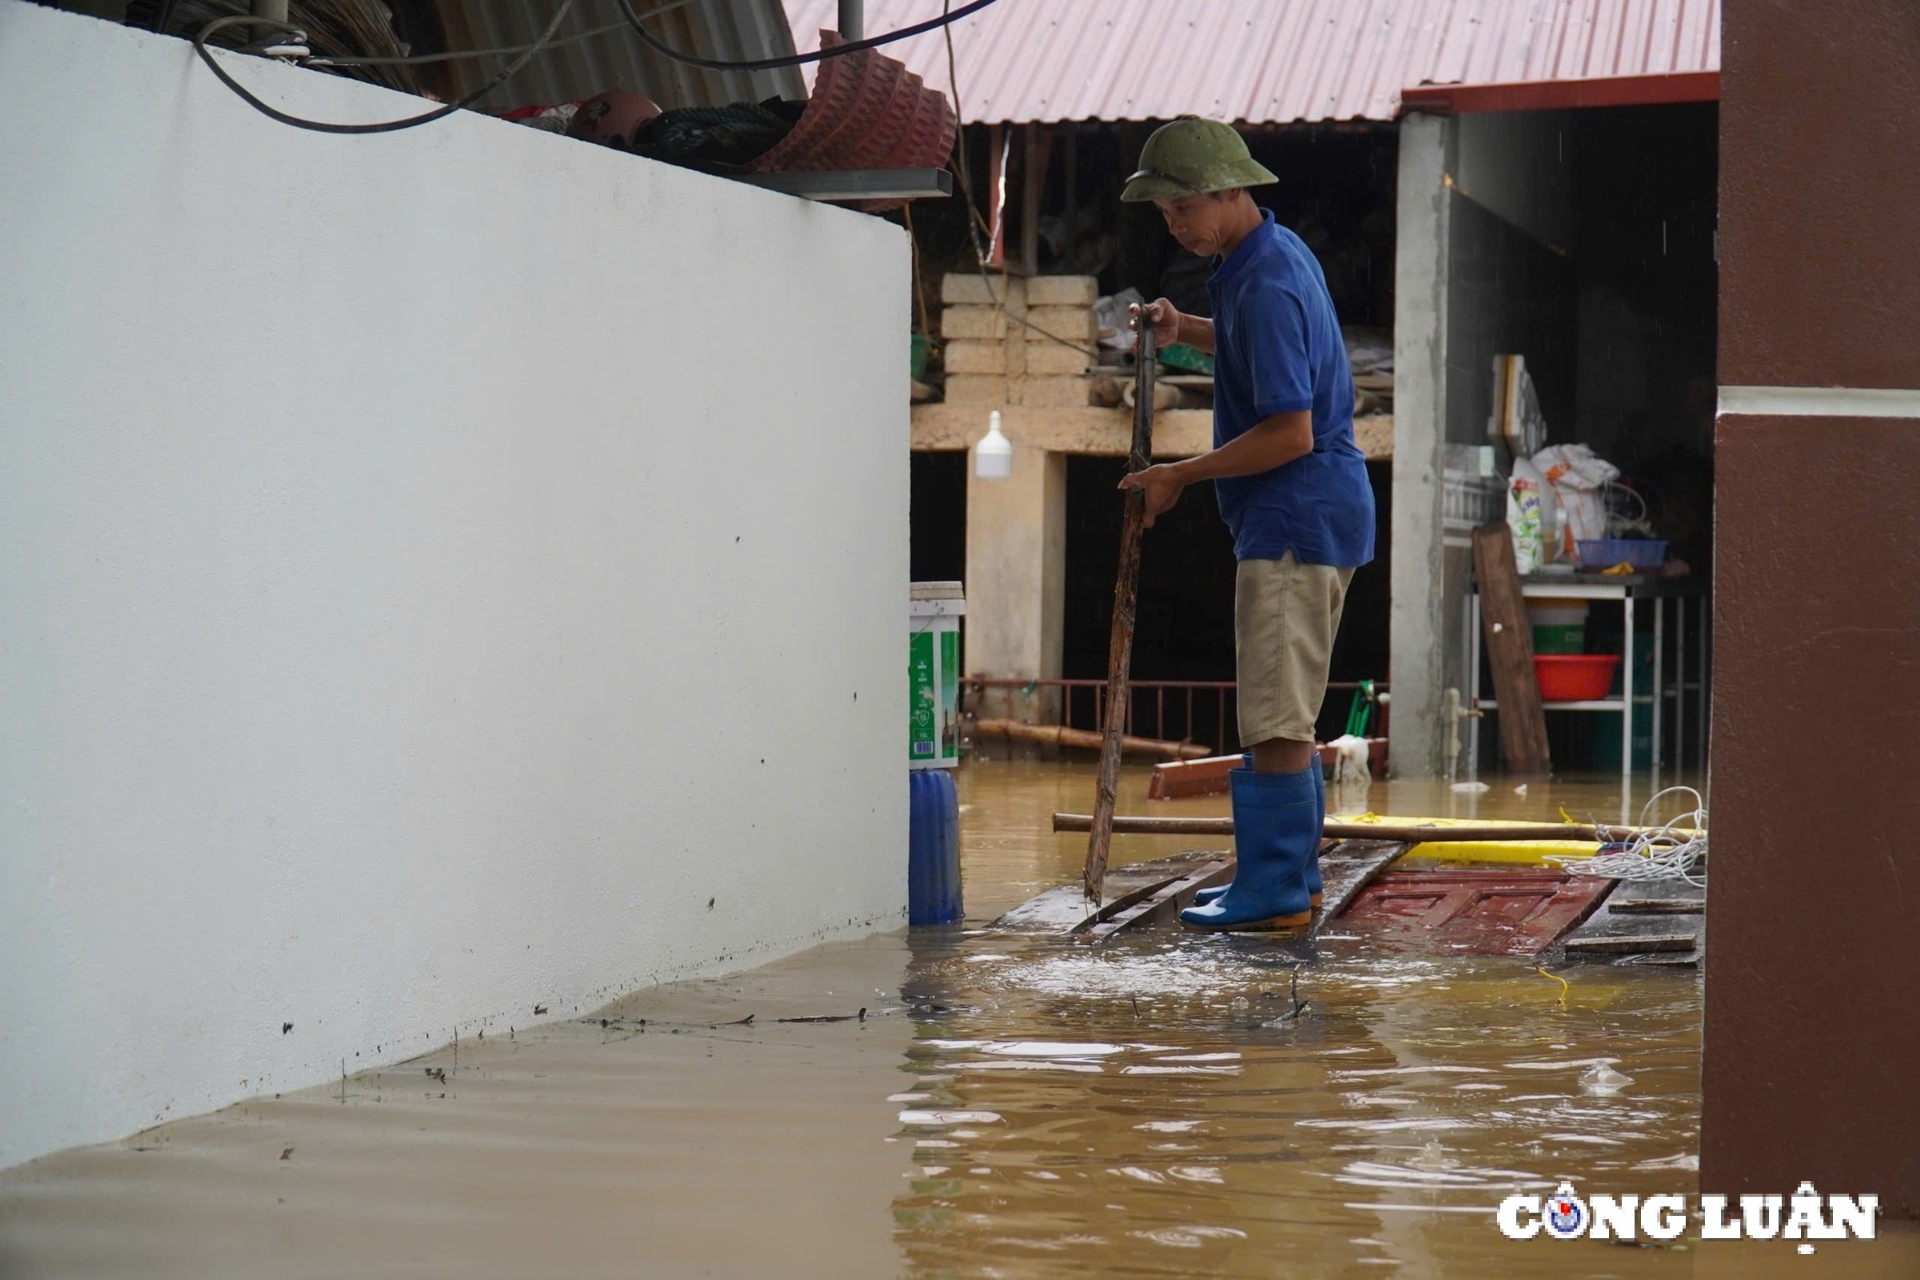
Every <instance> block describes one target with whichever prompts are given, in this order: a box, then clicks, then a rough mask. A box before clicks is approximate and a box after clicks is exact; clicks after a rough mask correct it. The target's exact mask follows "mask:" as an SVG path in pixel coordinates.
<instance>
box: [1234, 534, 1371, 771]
mask: <svg viewBox="0 0 1920 1280" xmlns="http://www.w3.org/2000/svg"><path fill="white" fill-rule="evenodd" d="M1352 581H1353V570H1351V569H1336V568H1334V567H1333V566H1331V565H1324V564H1301V563H1300V562H1299V561H1298V560H1296V559H1294V557H1293V553H1292V552H1291V551H1289V552H1288V553H1287V555H1286V558H1285V559H1283V560H1242V561H1241V562H1240V570H1239V573H1238V575H1237V576H1236V577H1235V578H1234V584H1233V641H1234V657H1235V665H1236V666H1237V667H1238V678H1239V684H1240V688H1239V703H1240V742H1241V745H1242V746H1245V747H1249V748H1251V747H1252V746H1253V745H1254V744H1255V743H1258V742H1265V741H1267V740H1268V739H1269V738H1287V739H1290V740H1292V741H1294V742H1312V741H1313V722H1314V721H1315V720H1317V719H1319V717H1320V704H1321V703H1322V702H1323V701H1325V700H1326V696H1327V664H1328V663H1329V662H1330V661H1331V660H1332V658H1333V637H1334V633H1335V632H1337V631H1339V630H1340V610H1341V608H1342V606H1344V605H1345V604H1346V600H1347V584H1348V583H1350V582H1352Z"/></svg>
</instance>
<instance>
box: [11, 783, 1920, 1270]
mask: <svg viewBox="0 0 1920 1280" xmlns="http://www.w3.org/2000/svg"><path fill="white" fill-rule="evenodd" d="M1146 776H1147V775H1146V771H1145V770H1143V769H1142V770H1130V771H1129V772H1128V774H1127V776H1126V778H1125V780H1124V785H1123V790H1122V797H1121V809H1122V811H1123V812H1135V813H1138V812H1154V813H1224V812H1225V811H1226V802H1225V800H1224V798H1216V799H1199V800H1191V801H1182V802H1175V803H1172V804H1156V805H1154V806H1152V807H1151V809H1149V807H1148V805H1147V803H1146V801H1145V798H1144V797H1145V786H1146ZM959 781H960V790H961V798H962V804H963V806H964V808H963V811H962V818H961V822H962V830H963V845H964V856H965V881H966V897H967V907H968V915H969V918H968V921H967V923H966V925H965V927H955V928H950V929H936V930H915V931H910V932H909V931H905V930H903V931H900V932H897V933H892V934H888V935H882V936H878V937H874V938H869V939H865V940H862V941H858V942H851V943H844V944H836V945H830V946H824V947H819V948H816V949H814V950H811V951H808V952H805V953H802V954H800V955H796V956H793V957H790V958H788V959H786V960H782V961H779V962H777V963H774V964H771V965H767V966H765V967H763V968H760V969H756V970H753V971H750V972H747V973H743V974H738V975H734V976H731V977H728V978H725V979H718V980H711V981H694V982H683V983H675V984H671V985H667V986H663V987H658V988H654V989H651V990H647V991H643V992H639V993H636V994H633V995H631V996H628V997H626V998H624V999H622V1000H620V1001H618V1002H616V1003H615V1004H613V1005H611V1006H609V1007H607V1008H605V1009H601V1010H596V1011H593V1012H592V1014H591V1015H590V1016H582V1017H576V1018H569V1019H564V1020H560V1021H552V1022H546V1023H543V1024H541V1025H538V1026H535V1027H531V1028H521V1029H518V1030H516V1031H515V1032H514V1033H513V1035H512V1036H511V1038H509V1037H507V1036H500V1035H493V1036H489V1037H488V1038H487V1039H485V1040H484V1041H481V1042H473V1041H465V1042H463V1043H462V1044H461V1045H460V1046H459V1047H458V1051H457V1057H456V1051H455V1050H454V1049H453V1048H451V1047H449V1048H448V1049H445V1050H442V1051H440V1052H437V1053H435V1054H432V1055H430V1056H428V1057H426V1058H422V1059H417V1060H415V1061H413V1062H410V1063H407V1064H404V1065H400V1066H395V1067H391V1068H388V1069H385V1070H382V1071H374V1072H367V1073H364V1074H362V1075H357V1076H353V1077H351V1078H349V1079H348V1080H346V1081H345V1082H344V1085H342V1084H339V1083H336V1084H334V1085H331V1086H327V1087H322V1088H315V1089H310V1090H307V1091H304V1092H300V1093H294V1094H288V1095H285V1096H284V1097H280V1098H269V1099H261V1100H257V1101H251V1102H247V1103H244V1104H241V1105H238V1106H235V1107H231V1108H229V1109H227V1110H226V1111H223V1112H220V1113H218V1114H216V1115H212V1116H206V1117H200V1118H195V1119H188V1120H183V1121H178V1122H175V1123H173V1124H170V1125H166V1126H163V1127H161V1128H158V1129H154V1130H149V1131H147V1132H146V1133H143V1134H140V1135H137V1136H136V1137H133V1138H130V1139H127V1140H125V1141H122V1142H116V1143H108V1144H104V1145H101V1146H97V1147H92V1148H86V1149H83V1150H78V1151H72V1152H67V1153H63V1154H59V1155H55V1156H51V1157H48V1158H46V1159H43V1160H39V1161H36V1162H33V1163H32V1164H29V1165H26V1166H23V1167H20V1168H17V1169H13V1170H10V1171H8V1172H6V1173H4V1174H0V1277H8V1278H12V1277H21V1276H43V1275H44V1276H109V1275H110V1276H194V1277H229V1276H231V1277H252V1276H276V1277H279V1276H287V1277H307V1276H312V1277H335V1276H353V1277H376V1276H434V1277H438V1276H449V1277H451V1276H459V1277H494V1276H500V1277H507V1276H514V1277H519V1276H568V1277H571V1276H579V1277H603V1276H604V1277H614V1276H621V1277H651V1276H667V1277H678V1276H842V1277H889V1276H910V1277H944V1276H954V1277H962V1276H965V1277H975V1276H978V1277H1035V1278H1040V1277H1055V1276H1094V1275H1114V1276H1189V1275H1208V1276H1379V1275H1402V1276H1421V1277H1425V1276H1435V1277H1437V1276H1472V1277H1482V1276H1485V1277H1509V1276H1511V1277H1519V1276H1549V1275H1551V1276H1591V1277H1603V1276H1623V1277H1624V1276H1648V1277H1666V1276H1675V1277H1678V1276H1696V1275H1697V1276H1727V1277H1733V1276H1754V1275H1759V1276H1775V1275H1778V1276H1787V1275H1793V1276H1863V1277H1864V1276H1875V1277H1878V1276H1885V1277H1896V1276H1898V1277H1915V1276H1920V1240H1917V1239H1916V1238H1915V1237H1914V1236H1913V1235H1912V1234H1911V1233H1907V1232H1900V1231H1895V1230H1890V1229H1888V1228H1886V1227H1885V1226H1884V1225H1883V1229H1882V1231H1881V1235H1880V1238H1879V1239H1877V1240H1874V1241H1871V1242H1846V1243H1828V1242H1822V1243H1821V1244H1820V1246H1819V1252H1818V1254H1817V1255H1814V1256H1803V1255H1800V1254H1798V1253H1797V1252H1796V1251H1795V1246H1794V1245H1793V1244H1792V1243H1788V1242H1784V1241H1766V1242H1740V1243H1727V1242H1718V1241H1704V1242H1703V1241H1701V1240H1699V1239H1697V1226H1696V1228H1695V1230H1694V1231H1692V1232H1690V1233H1689V1238H1686V1239H1682V1240H1679V1241H1676V1242H1674V1243H1672V1244H1667V1245H1660V1246H1657V1247H1645V1246H1622V1245H1619V1244H1609V1243H1603V1242H1596V1241H1591V1240H1579V1241H1569V1242H1560V1241H1552V1240H1548V1239H1545V1238H1544V1237H1543V1238H1537V1239H1534V1240H1530V1241H1526V1242H1523V1243H1516V1242H1511V1241H1508V1240H1506V1239H1505V1238H1503V1237H1502V1236H1501V1235H1500V1234H1499V1232H1498V1231H1497V1229H1496V1227H1495V1225H1494V1221H1493V1209H1494V1206H1495V1205H1496V1204H1497V1203H1498V1201H1499V1200H1500V1199H1501V1198H1502V1197H1503V1196H1505V1195H1507V1194H1508V1193H1509V1192H1511V1191H1512V1190H1514V1189H1516V1188H1524V1189H1527V1190H1530V1191H1537V1192H1541V1193H1545V1192H1548V1191H1551V1190H1552V1189H1553V1188H1554V1187H1555V1186H1557V1185H1558V1184H1559V1182H1560V1181H1561V1180H1563V1179H1570V1180H1573V1181H1574V1182H1575V1183H1576V1184H1577V1185H1578V1186H1579V1187H1580V1188H1581V1189H1582V1190H1583V1191H1585V1192H1591V1191H1607V1192H1615V1193H1620V1192H1640V1193H1642V1194H1652V1193H1658V1192H1668V1193H1681V1194H1686V1195H1688V1196H1691V1195H1692V1194H1693V1193H1695V1192H1696V1191H1697V1190H1698V1189H1699V1188H1698V1187H1697V1182H1698V1174H1697V1172H1696V1167H1697V1161H1696V1155H1695V1153H1696V1148H1697V1143H1698V1129H1699V1114H1700V1092H1699V1088H1700V1086H1699V1073H1700V1043H1701V1034H1700V1033H1701V1016H1702V1002H1703V1001H1702V996H1703V989H1702V977H1701V975H1700V974H1699V973H1697V972H1693V971H1686V970H1673V969H1658V968H1644V967H1622V966H1614V965H1578V966H1572V967H1569V968H1566V969H1562V970H1559V971H1558V972H1560V973H1561V975H1562V976H1563V977H1565V978H1566V980H1567V983H1568V986H1567V988H1566V989H1565V998H1564V1002H1563V1000H1562V987H1561V985H1560V984H1559V983H1558V982H1555V981H1552V980H1550V979H1547V978H1545V977H1542V976H1541V975H1540V974H1539V973H1537V972H1536V971H1535V970H1534V969H1533V967H1532V966H1531V965H1530V964H1529V963H1527V962H1526V961H1524V960H1521V959H1508V958H1499V959H1493V958H1440V957H1420V956H1407V955H1403V954H1387V953H1377V952H1373V951H1370V950H1369V949H1368V948H1367V946H1366V945H1365V944H1363V943H1361V942H1360V941H1358V940H1357V939H1354V938H1351V937H1343V936H1342V935H1340V934H1339V933H1338V931H1337V930H1335V931H1334V932H1332V933H1331V934H1330V935H1328V936H1324V937H1322V938H1321V939H1320V940H1318V941H1317V942H1316V943H1314V944H1312V945H1311V946H1309V945H1308V944H1304V943H1283V942H1278V941H1275V940H1272V939H1259V938H1247V937H1215V936H1201V935H1183V934H1181V933H1178V932H1175V931H1170V930H1161V931H1158V932H1147V933H1144V934H1142V935H1140V936H1137V937H1130V936H1125V935H1123V936H1122V937H1120V938H1118V939H1116V940H1114V941H1112V942H1110V943H1108V944H1106V945H1105V946H1102V947H1100V948H1099V949H1097V950H1095V949H1090V948H1087V947H1085V946H1082V945H1079V944H1076V943H1072V942H1068V941H1066V940H1063V939H1056V938H1050V937H1036V936H1032V935H1011V934H1006V933H996V932H994V931H991V930H989V929H988V928H987V927H986V926H987V925H988V923H989V922H990V921H991V920H992V918H993V917H995V916H997V915H998V914H999V913H1000V912H1002V911H1004V910H1005V909H1007V908H1009V907H1012V906H1014V905H1016V904H1018V903H1019V902H1021V901H1023V900H1025V899H1026V898H1028V897H1030V896H1031V895H1033V894H1034V893H1036V892H1039V891H1040V890H1041V889H1044V888H1047V887H1050V886H1052V885H1055V884H1059V883H1062V882H1064V881H1067V880H1070V879H1072V878H1074V877H1075V876H1076V875H1077V873H1078V866H1079V862H1080V859H1081V856H1082V853H1083V851H1084V848H1085V837H1084V836H1055V835H1053V834H1051V833H1050V831H1048V828H1047V819H1048V816H1049V815H1050V814H1051V813H1052V812H1053V811H1054V810H1055V809H1075V810H1080V811H1084V810H1085V809H1086V808H1087V806H1088V804H1089V797H1090V796H1091V792H1092V773H1091V770H1090V768H1088V767H1086V766H1081V765H1057V764H1018V763H983V764H974V765H970V766H969V767H967V768H966V769H964V770H963V771H962V773H961V775H960V779H959ZM1643 785H1644V784H1643ZM1642 799H1644V796H1639V797H1634V798H1632V799H1630V800H1629V802H1628V803H1630V804H1631V805H1632V806H1633V809H1634V813H1633V814H1631V815H1629V816H1637V809H1638V804H1639V801H1640V800H1642ZM1363 803H1364V804H1365V806H1367V807H1371V808H1372V809H1374V810H1375V811H1377V812H1381V813H1394V814H1398V815H1414V814H1425V815H1457V816H1474V815H1478V816H1499V817H1514V818H1554V817H1558V816H1559V809H1560V807H1561V806H1563V805H1564V806H1565V807H1566V808H1567V810H1568V811H1569V812H1570V813H1572V814H1573V815H1574V816H1576V817H1580V818H1583V819H1584V818H1588V817H1597V818H1601V819H1605V820H1612V819H1616V818H1618V817H1620V816H1621V808H1622V796H1621V794H1620V790H1619V783H1618V780H1617V779H1607V780H1601V781H1590V782H1575V783H1566V784H1558V783H1556V784H1553V785H1547V784H1535V785H1534V786H1533V787H1531V788H1530V791H1529V794H1528V795H1526V796H1524V797H1523V796H1518V795H1515V794H1513V792H1512V790H1511V789H1510V788H1507V787H1503V786H1500V785H1498V784H1496V785H1495V786H1494V787H1493V789H1492V790H1490V791H1488V792H1485V793H1483V794H1480V795H1477V796H1463V795H1457V794H1455V793H1453V792H1450V791H1448V790H1447V789H1445V788H1444V787H1424V786H1413V785H1404V784H1396V785H1394V786H1388V785H1385V784H1377V785H1375V786H1374V788H1373V789H1372V792H1371V794H1370V795H1369V796H1368V797H1367V798H1366V799H1365V801H1364V802H1363ZM1335 807H1336V808H1339V807H1340V806H1339V805H1338V804H1336V806H1335ZM1197 843H1204V842H1196V841H1194V840H1192V839H1174V838H1164V837H1156V838H1137V837H1134V838H1130V837H1120V838H1118V839H1117V840H1116V853H1115V860H1116V862H1126V861H1133V860H1138V859H1142V858H1148V857H1155V856H1159V855H1161V854H1164V853H1169V852H1173V851H1176V850H1178V849H1180V848H1183V847H1195V846H1196V844H1197ZM1737 856H1738V854H1737V851H1732V850H1727V851H1721V850H1716V869H1718V868H1719V867H1720V866H1721V865H1722V862H1721V860H1722V859H1727V860H1728V861H1729V863H1731V862H1733V861H1735V860H1737ZM1296 975H1297V995H1298V998H1299V1000H1300V1001H1303V1002H1305V1008H1304V1009H1303V1010H1302V1011H1300V1012H1298V1014H1297V1015H1294V1016H1287V1015H1293V1014H1294V1010H1295V1008H1296V1005H1295V1001H1294V993H1295V991H1296V986H1295V978H1296ZM862 1008H864V1010H865V1016H864V1018H862V1017H859V1016H857V1015H856V1016H852V1017H846V1018H844V1020H839V1021H817V1020H811V1021H779V1019H818V1018H822V1017H840V1016H841V1015H855V1014H856V1010H860V1009H862ZM749 1015H751V1017H752V1021H751V1022H750V1023H748V1022H742V1021H741V1020H743V1019H746V1018H748V1017H749ZM1599 1064H1604V1065H1605V1066H1606V1067H1607V1068H1608V1070H1609V1071H1610V1072H1613V1073H1617V1074H1619V1075H1624V1076H1626V1077H1628V1078H1629V1083H1626V1084H1624V1085H1622V1084H1619V1083H1618V1082H1617V1081H1616V1082H1615V1083H1614V1084H1613V1085H1612V1086H1611V1087H1608V1086H1605V1085H1600V1086H1596V1085H1595V1084H1594V1083H1592V1082H1591V1078H1590V1077H1589V1073H1590V1072H1591V1070H1592V1068H1593V1067H1595V1066H1596V1065H1599ZM429 1073H435V1074H429ZM441 1075H444V1079H441V1078H440V1076H441ZM8 1105H31V1101H30V1100H21V1099H12V1100H9V1103H8ZM1826 1189H1827V1188H1823V1190H1826ZM1708 1190H1712V1188H1708ZM1781 1190H1783V1191H1790V1190H1791V1188H1782V1189H1781ZM1832 1190H1848V1189H1847V1188H1832Z"/></svg>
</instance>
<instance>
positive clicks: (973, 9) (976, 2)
mask: <svg viewBox="0 0 1920 1280" xmlns="http://www.w3.org/2000/svg"><path fill="white" fill-rule="evenodd" d="M997 2H998V0H972V3H970V4H963V5H961V6H960V7H959V8H958V9H955V10H953V11H952V12H951V13H948V12H944V11H943V12H942V13H941V14H940V16H939V17H937V18H929V19H927V20H926V21H925V22H916V23H915V24H914V25H912V26H910V27H901V28H900V29H899V30H898V31H889V32H887V34H885V35H883V36H870V37H868V38H867V39H865V40H849V41H847V42H846V43H845V44H836V45H834V46H832V47H831V48H826V49H817V50H815V51H814V52H812V53H791V54H788V55H786V56H785V57H780V58H754V59H750V60H748V61H745V62H728V61H725V60H724V59H719V58H701V57H696V56H695V55H693V54H691V53H682V52H680V50H678V49H676V48H674V47H673V46H672V45H669V44H667V43H666V42H665V41H663V40H661V39H660V38H659V37H658V36H656V35H654V34H653V32H651V31H649V30H647V29H646V28H645V27H643V26H641V25H640V19H641V17H642V16H643V15H641V14H638V13H635V12H634V11H633V0H619V3H620V12H621V13H622V14H623V15H625V17H626V19H627V25H629V26H631V27H632V28H633V30H634V33H635V34H636V35H638V36H639V37H640V39H641V40H642V41H643V42H645V44H646V45H647V47H648V48H650V49H652V50H653V51H654V52H655V53H657V54H659V55H661V56H662V57H665V58H671V59H673V60H674V61H675V62H682V63H685V64H686V65H687V66H689V67H700V68H702V69H703V70H706V71H776V70H778V69H779V68H781V67H799V66H805V65H806V64H807V63H809V62H821V61H824V60H826V59H827V58H844V57H846V56H847V55H848V54H850V53H860V52H863V51H864V50H867V49H878V48H879V47H880V46H881V45H883V44H892V43H893V42H894V41H895V40H905V39H906V38H907V37H908V36H917V35H923V34H925V33H926V32H928V31H937V30H939V29H940V28H942V27H945V26H947V25H948V24H949V23H954V22H958V21H959V20H960V19H962V18H964V17H966V16H967V15H969V14H974V13H978V12H980V10H982V9H984V8H986V7H987V6H988V5H990V4H995V3H997Z"/></svg>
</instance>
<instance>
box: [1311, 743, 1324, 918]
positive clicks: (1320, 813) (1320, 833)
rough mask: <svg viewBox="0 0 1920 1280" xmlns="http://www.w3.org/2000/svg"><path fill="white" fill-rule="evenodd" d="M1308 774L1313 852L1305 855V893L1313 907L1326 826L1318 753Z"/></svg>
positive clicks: (1322, 782) (1318, 887)
mask: <svg viewBox="0 0 1920 1280" xmlns="http://www.w3.org/2000/svg"><path fill="white" fill-rule="evenodd" d="M1308 772H1310V773H1312V774H1313V801H1314V803H1313V812H1314V822H1313V852H1312V853H1310V854H1308V855H1307V892H1308V894H1310V895H1311V896H1312V898H1313V905H1314V906H1316V907H1317V906H1319V905H1320V887H1321V886H1320V842H1321V840H1322V839H1324V838H1325V836H1324V832H1325V831H1326V826H1327V771H1326V770H1325V769H1324V768H1322V767H1321V760H1320V753H1319V752H1318V751H1315V752H1314V753H1313V764H1312V765H1311V766H1310V767H1309V769H1308Z"/></svg>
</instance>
